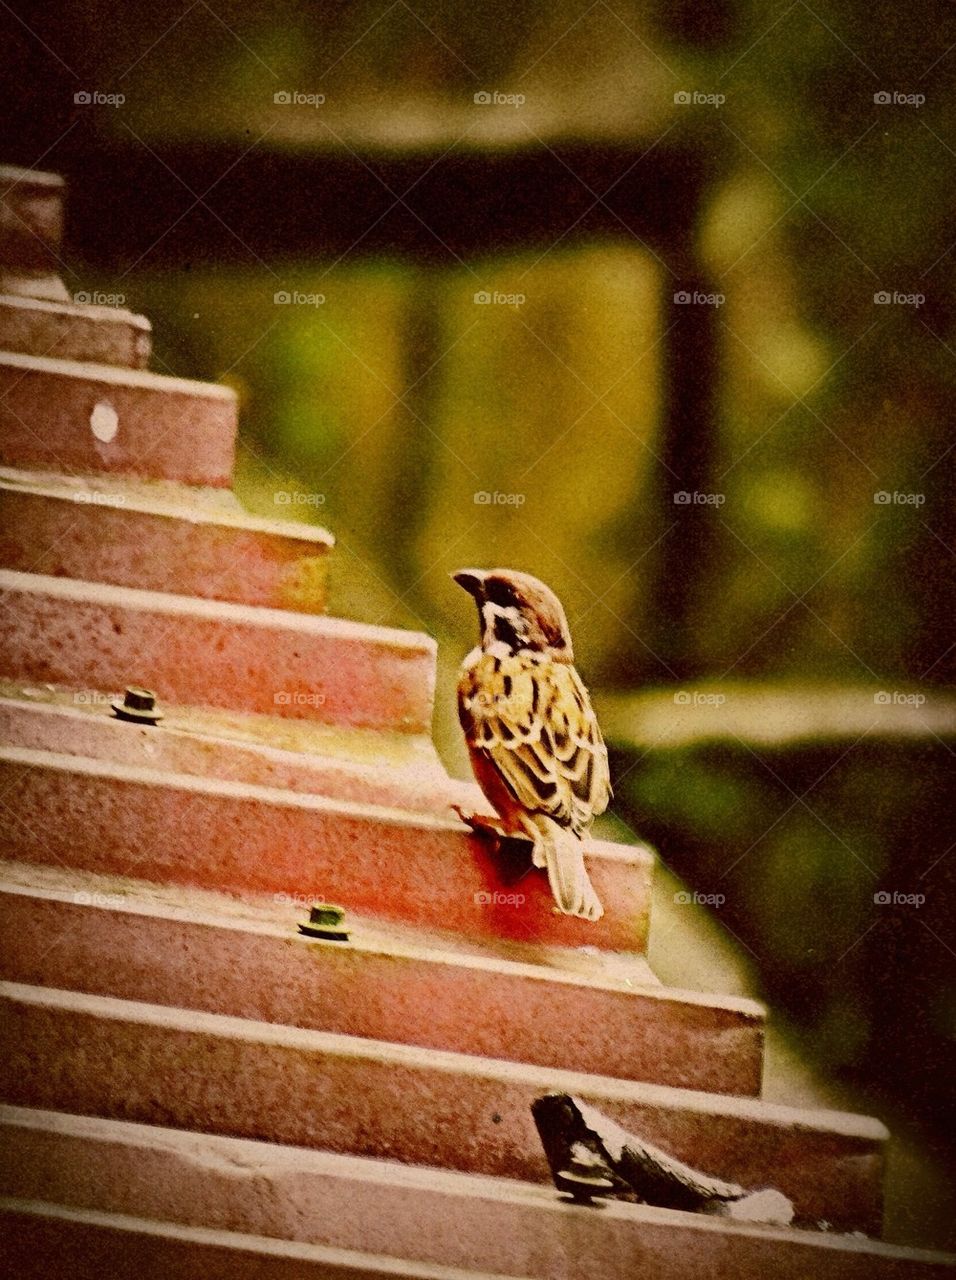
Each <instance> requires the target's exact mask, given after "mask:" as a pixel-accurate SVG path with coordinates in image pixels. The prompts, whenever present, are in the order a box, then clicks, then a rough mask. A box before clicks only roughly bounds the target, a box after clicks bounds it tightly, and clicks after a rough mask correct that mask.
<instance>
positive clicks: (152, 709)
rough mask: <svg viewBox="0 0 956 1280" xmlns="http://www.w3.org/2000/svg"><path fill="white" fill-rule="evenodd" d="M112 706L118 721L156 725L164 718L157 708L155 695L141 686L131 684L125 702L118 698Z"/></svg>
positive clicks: (125, 695) (124, 698) (125, 694)
mask: <svg viewBox="0 0 956 1280" xmlns="http://www.w3.org/2000/svg"><path fill="white" fill-rule="evenodd" d="M110 705H111V706H112V708H113V715H114V716H116V717H117V719H119V720H131V721H132V722H133V724H155V723H156V722H157V720H162V718H163V713H162V712H161V711H160V710H158V709H157V707H156V695H155V693H153V691H152V689H143V688H141V687H140V686H139V685H134V684H131V685H130V686H129V687H128V688H127V690H126V692H125V693H124V694H123V701H122V702H120V700H119V699H118V698H117V699H116V700H115V701H114V702H112V703H111V704H110Z"/></svg>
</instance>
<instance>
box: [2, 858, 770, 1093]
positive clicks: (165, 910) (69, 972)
mask: <svg viewBox="0 0 956 1280" xmlns="http://www.w3.org/2000/svg"><path fill="white" fill-rule="evenodd" d="M58 879H59V880H61V882H62V883H61V887H60V888H59V889H57V890H52V889H46V890H42V889H39V888H33V889H31V888H29V887H26V886H22V885H18V884H15V883H12V882H10V881H4V880H2V879H0V937H3V938H4V944H3V959H2V975H3V977H5V978H8V979H11V980H13V981H15V982H24V983H32V984H36V985H40V986H45V987H69V988H70V989H72V990H75V991H85V992H88V993H89V994H92V995H105V996H117V997H119V998H121V999H128V1000H145V1001H148V1002H150V1003H153V1004H162V1005H171V1006H174V1007H175V1006H181V1007H184V1008H190V1009H203V1010H206V1011H207V1012H209V1013H224V1014H230V1015H232V1016H236V1017H242V1018H252V1019H255V1020H261V1021H267V1022H278V1023H285V1024H288V1025H289V1026H298V1027H310V1028H312V1029H314V1030H319V1031H334V1032H338V1033H342V1034H345V1035H355V1036H363V1037H367V1038H370V1039H373V1040H391V1041H395V1042H400V1043H403V1044H415V1045H418V1046H420V1047H422V1048H434V1049H452V1050H454V1051H455V1052H458V1053H471V1054H478V1055H483V1056H494V1057H499V1058H508V1059H511V1060H514V1061H519V1062H534V1063H538V1064H539V1065H541V1066H551V1067H565V1068H568V1069H570V1070H576V1071H593V1072H597V1073H599V1074H601V1075H607V1076H618V1077H620V1078H622V1079H632V1080H647V1081H651V1082H654V1083H658V1084H669V1085H673V1086H677V1087H680V1088H687V1089H704V1090H708V1091H710V1092H720V1093H735V1094H747V1095H755V1094H757V1093H758V1092H759V1089H760V1075H761V1064H762V1051H763V1019H764V1012H763V1009H762V1008H761V1007H760V1006H759V1005H757V1004H755V1003H754V1002H753V1001H751V1000H741V999H734V998H726V999H721V998H717V997H713V996H707V995H700V994H697V993H694V992H685V991H674V990H665V989H664V988H663V987H660V986H646V985H645V986H643V987H641V986H636V985H634V982H633V981H632V980H631V979H625V978H623V977H622V978H619V979H616V980H615V979H610V978H599V977H596V976H594V977H592V976H585V975H581V974H571V973H562V972H560V971H557V970H555V969H547V968H544V967H543V966H540V965H530V964H526V963H519V962H517V961H515V960H513V959H512V960H508V959H501V958H498V957H484V956H473V955H463V954H460V953H455V952H451V951H446V950H440V949H437V948H436V947H435V946H434V944H429V943H427V942H426V941H424V940H423V941H419V940H418V939H417V937H416V935H415V934H414V933H412V932H411V931H408V933H407V934H406V935H405V936H403V937H399V938H398V939H396V938H394V937H389V936H387V935H386V936H384V937H383V936H382V934H381V933H378V934H377V933H376V932H375V931H374V930H373V929H371V928H370V927H369V926H368V925H365V924H364V923H361V922H360V923H356V922H354V921H349V924H350V930H351V932H350V939H349V941H348V943H347V944H342V943H339V942H326V941H321V940H316V939H310V938H306V937H304V936H303V935H301V934H298V933H297V932H296V922H297V920H301V919H304V918H305V914H306V904H304V903H303V904H300V905H299V906H298V909H296V907H295V906H293V905H290V906H288V907H285V908H284V909H283V908H280V907H278V906H276V907H275V908H274V909H273V911H272V913H271V917H269V916H264V915H256V916H252V915H249V916H247V917H241V916H238V915H237V913H236V908H235V904H234V903H233V902H231V901H230V900H228V899H225V898H222V899H218V895H217V899H218V901H217V900H216V899H213V900H212V901H210V899H212V895H198V894H196V893H192V894H190V893H189V892H187V891H180V893H179V894H178V895H177V898H176V901H175V903H165V902H157V901H156V899H155V897H150V896H147V894H146V892H144V890H145V888H146V887H145V886H143V887H142V888H141V889H140V890H139V891H138V892H137V889H136V887H135V886H134V885H131V884H129V882H124V884H123V891H122V893H120V892H118V891H117V888H118V886H116V885H115V884H114V885H113V886H111V884H110V882H109V881H108V880H106V879H104V878H101V877H82V876H76V877H71V878H70V880H69V881H67V880H65V879H64V877H63V876H62V875H60V876H58ZM61 933H62V934H64V935H66V936H68V938H69V945H68V946H58V947H51V946H50V939H51V938H53V937H56V936H57V935H58V934H61ZM559 1029H560V1030H559Z"/></svg>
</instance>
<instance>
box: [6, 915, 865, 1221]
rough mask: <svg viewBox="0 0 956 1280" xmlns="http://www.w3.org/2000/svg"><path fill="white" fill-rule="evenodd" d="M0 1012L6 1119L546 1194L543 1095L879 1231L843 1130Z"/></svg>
mask: <svg viewBox="0 0 956 1280" xmlns="http://www.w3.org/2000/svg"><path fill="white" fill-rule="evenodd" d="M51 943H52V940H51ZM0 1013H2V1019H0V1022H2V1025H3V1026H4V1028H5V1032H6V1038H7V1043H6V1045H5V1046H4V1051H3V1053H2V1054H0V1100H2V1101H5V1102H8V1103H11V1104H12V1105H15V1106H23V1107H36V1108H42V1109H57V1110H63V1111H70V1112H76V1113H79V1114H85V1115H100V1116H104V1117H106V1118H109V1119H122V1120H133V1121H137V1122H139V1123H146V1124H163V1125H169V1126H171V1127H173V1128H178V1129H193V1130H198V1131H202V1132H210V1133H219V1134H224V1135H229V1136H233V1137H245V1138H254V1139H261V1140H265V1141H269V1142H280V1143H291V1144H295V1145H298V1146H305V1147H315V1148H320V1149H323V1150H327V1151H333V1152H339V1153H342V1154H351V1155H364V1156H372V1157H376V1158H381V1159H390V1160H396V1161H398V1162H399V1163H402V1164H418V1165H429V1166H433V1167H438V1168H445V1169H453V1170H454V1169H457V1170H459V1171H461V1172H466V1173H484V1174H490V1175H493V1176H496V1177H508V1178H517V1179H520V1180H525V1181H530V1182H538V1183H545V1184H547V1183H548V1182H549V1181H550V1174H549V1170H548V1166H547V1163H546V1161H545V1159H544V1155H543V1153H542V1149H541V1145H540V1142H539V1140H538V1135H537V1132H536V1130H535V1127H534V1123H533V1120H532V1117H531V1110H530V1108H531V1103H532V1101H533V1100H534V1098H536V1097H538V1096H540V1095H541V1094H542V1093H544V1092H546V1091H548V1090H555V1089H556V1090H559V1091H561V1092H566V1093H571V1094H575V1095H578V1096H580V1097H581V1098H583V1099H584V1100H585V1101H587V1102H589V1103H591V1104H592V1105H594V1106H596V1107H598V1108H599V1109H600V1110H601V1111H603V1112H604V1113H605V1114H606V1115H608V1116H609V1117H611V1118H612V1119H614V1120H616V1121H617V1122H618V1123H619V1124H621V1125H623V1126H624V1127H625V1128H628V1129H632V1130H634V1131H635V1132H639V1133H641V1134H642V1135H643V1136H644V1137H645V1138H646V1139H647V1140H648V1141H649V1142H652V1143H654V1144H656V1145H658V1146H660V1147H662V1148H663V1149H664V1150H666V1151H668V1152H670V1153H671V1154H673V1155H674V1156H676V1157H677V1158H678V1159H681V1160H685V1161H689V1162H692V1163H693V1164H694V1165H695V1166H697V1167H699V1168H702V1169H704V1170H706V1171H707V1172H708V1173H711V1174H713V1175H715V1176H717V1177H720V1178H725V1179H728V1180H732V1181H737V1182H740V1183H742V1184H743V1185H744V1186H748V1187H753V1188H759V1187H765V1186H768V1185H770V1186H774V1187H776V1188H778V1189H779V1190H780V1191H781V1192H782V1193H783V1194H784V1195H786V1196H787V1197H789V1199H790V1200H791V1201H792V1202H793V1203H794V1206H795V1211H796V1215H797V1218H798V1219H799V1220H800V1221H807V1222H817V1221H819V1220H821V1219H824V1220H826V1221H827V1222H829V1223H831V1224H832V1225H833V1227H834V1228H835V1229H837V1230H841V1231H853V1230H859V1231H865V1232H868V1233H870V1234H878V1233H879V1230H880V1220H881V1181H882V1170H883V1144H884V1142H885V1139H886V1136H887V1135H886V1131H885V1129H884V1128H883V1126H882V1125H881V1124H879V1123H878V1122H876V1121H874V1120H869V1119H866V1118H864V1117H860V1116H851V1115H845V1114H842V1113H840V1112H815V1111H804V1110H794V1109H792V1108H789V1107H781V1106H774V1105H770V1104H766V1103H762V1102H759V1101H756V1100H754V1099H752V1098H731V1097H727V1096H725V1095H718V1094H710V1093H699V1092H692V1091H690V1090H683V1089H671V1088H666V1087H664V1086H662V1085H652V1084H638V1083H632V1082H629V1081H623V1080H614V1079H610V1078H608V1077H606V1076H597V1075H584V1074H580V1073H577V1072H573V1071H567V1070H559V1069H557V1068H544V1067H538V1066H532V1065H525V1064H520V1063H514V1062H503V1061H501V1060H498V1059H493V1058H479V1057H472V1056H470V1055H465V1054H459V1053H450V1052H444V1051H438V1050H435V1049H419V1048H414V1047H410V1046H407V1045H396V1044H391V1043H387V1042H384V1041H375V1040H367V1039H360V1038H358V1037H353V1036H343V1035H334V1034H332V1033H328V1032H320V1031H310V1030H303V1029H301V1028H297V1027H285V1026H275V1025H273V1024H271V1023H265V1022H253V1021H249V1020H245V1019H241V1018H232V1017H225V1016H223V1015H217V1014H210V1013H202V1012H195V1011H191V1010H176V1009H170V1008H166V1007H162V1006H159V1005H154V1004H144V1003H140V1002H134V1001H126V1000H117V999H113V998H107V997H103V996H91V995H84V994H79V993H77V992H74V991H60V990H52V989H50V988H44V987H35V986H23V985H19V984H13V983H4V984H2V1005H0ZM555 1034H556V1035H557V1036H559V1037H560V1035H561V1029H560V1028H555Z"/></svg>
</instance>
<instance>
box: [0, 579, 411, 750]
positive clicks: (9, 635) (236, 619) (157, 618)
mask: <svg viewBox="0 0 956 1280" xmlns="http://www.w3.org/2000/svg"><path fill="white" fill-rule="evenodd" d="M0 602H2V604H3V608H2V610H0V675H3V676H7V677H9V678H13V679H20V678H22V679H25V680H35V681H39V682H50V683H53V684H61V685H65V686H67V687H69V688H72V689H76V690H101V691H111V690H122V689H125V688H126V686H127V685H129V684H140V685H144V686H146V687H147V688H150V689H153V690H155V691H156V693H157V695H158V696H159V699H160V701H161V702H165V703H173V704H178V705H181V706H199V707H218V708H223V709H227V710H230V711H244V712H252V713H258V714H260V715H270V716H278V717H282V718H291V719H306V720H317V721H320V722H324V723H330V724H339V725H353V726H356V727H364V728H391V729H400V730H402V731H404V732H407V733H415V732H421V731H422V730H427V729H429V728H430V725H431V715H432V696H433V689H434V674H435V642H434V641H433V640H432V639H431V638H430V637H428V636H424V635H420V634H417V633H414V632H407V631H395V630H391V629H389V628H385V627H369V626H363V625H361V624H358V623H353V622H347V621H345V620H343V619H340V618H319V617H307V616H305V615H303V614H293V613H289V612H287V611H283V610H278V609H264V608H251V607H248V606H245V605H238V604H229V603H225V602H221V601H212V600H198V599H193V598H190V597H187V596H178V595H170V594H167V593H165V592H158V591H141V590H138V589H134V588H128V587H110V586H102V585H100V584H98V583H90V582H73V581H70V580H68V579H65V578H53V577H43V576H40V575H37V574H25V573H14V572H10V571H5V570H0Z"/></svg>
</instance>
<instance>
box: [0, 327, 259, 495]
mask: <svg viewBox="0 0 956 1280" xmlns="http://www.w3.org/2000/svg"><path fill="white" fill-rule="evenodd" d="M235 436H236V397H235V394H234V393H233V392H232V391H230V390H228V389H227V388H225V387H219V386H215V385H213V384H207V383H201V382H187V381H184V380H182V379H179V378H166V377H161V376H159V375H158V374H152V373H147V372H144V371H142V370H132V369H130V370H120V369H115V368H110V367H109V366H107V365H95V364H80V363H78V362H74V361H70V360H54V359H50V358H43V357H40V356H23V355H16V354H9V353H3V352H0V464H2V465H3V466H8V467H33V468H36V469H39V470H46V471H60V472H66V473H67V474H69V473H70V472H81V473H82V472H111V473H122V474H127V475H136V476H147V477H152V478H155V479H164V480H176V481H180V482H181V483H183V484H197V485H215V486H220V487H227V486H228V485H229V484H230V483H231V478H232V468H233V462H234V452H235Z"/></svg>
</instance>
